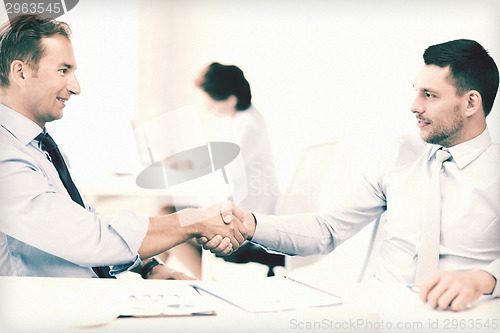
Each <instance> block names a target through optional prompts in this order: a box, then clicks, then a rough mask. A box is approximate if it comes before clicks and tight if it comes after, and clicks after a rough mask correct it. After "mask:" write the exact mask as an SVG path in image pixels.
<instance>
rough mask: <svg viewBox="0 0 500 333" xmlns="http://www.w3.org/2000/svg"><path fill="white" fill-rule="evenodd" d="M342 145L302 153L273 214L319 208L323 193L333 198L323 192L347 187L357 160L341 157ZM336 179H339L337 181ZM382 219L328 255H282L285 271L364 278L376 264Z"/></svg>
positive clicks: (316, 146) (322, 145) (324, 145)
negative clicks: (284, 256)
mask: <svg viewBox="0 0 500 333" xmlns="http://www.w3.org/2000/svg"><path fill="white" fill-rule="evenodd" d="M344 148H345V147H344V146H342V145H341V144H340V143H339V142H336V141H330V142H324V143H318V144H313V145H311V146H309V147H307V148H306V149H305V150H304V152H303V153H302V155H301V158H300V160H299V162H298V164H297V168H296V169H295V172H294V174H293V177H292V178H291V181H290V185H289V186H288V188H287V190H286V191H284V192H283V194H282V195H281V197H280V198H279V200H278V203H277V206H276V214H277V215H285V214H295V213H303V212H314V211H316V210H318V209H320V208H321V206H322V202H323V201H324V200H322V199H324V198H322V196H324V197H327V199H328V200H332V198H331V196H330V195H328V194H326V195H325V193H326V192H328V191H331V192H343V190H344V188H343V186H345V185H346V184H347V186H348V184H349V182H350V180H351V179H352V176H353V172H351V171H352V169H353V168H356V167H357V165H353V164H356V163H357V162H358V161H357V160H356V159H353V160H350V159H349V158H344V155H345V153H346V151H344ZM339 154H340V156H339ZM333 173H335V174H336V177H334V178H336V181H332V177H330V176H331V175H332V174H333ZM338 179H342V181H340V182H339V181H338ZM352 180H354V179H352ZM337 187H340V189H339V188H337ZM339 195H341V193H340V194H339ZM325 204H328V202H326V203H325ZM384 221H385V218H384V216H382V217H381V218H380V219H377V221H375V223H374V224H373V226H372V225H371V224H370V225H369V226H367V227H365V228H364V229H363V230H361V231H360V232H359V233H358V234H356V235H355V236H354V237H353V238H352V239H350V240H348V241H346V242H344V243H343V244H342V245H341V246H340V247H339V248H338V249H336V250H335V251H333V252H332V253H331V254H328V255H316V256H308V257H300V256H287V257H286V258H285V269H286V272H287V274H293V275H296V276H298V277H301V274H304V276H306V275H310V274H314V273H321V275H325V274H328V273H327V272H328V271H331V272H332V273H331V274H334V275H336V276H338V277H339V278H340V279H341V280H350V281H360V280H363V279H365V278H366V276H369V275H370V274H371V272H372V271H373V266H374V265H375V263H374V261H375V260H376V255H375V254H374V253H376V252H377V250H378V247H379V245H380V232H379V231H378V230H379V226H381V225H383V222H384ZM346 263H348V264H347V265H346ZM347 266H348V267H347Z"/></svg>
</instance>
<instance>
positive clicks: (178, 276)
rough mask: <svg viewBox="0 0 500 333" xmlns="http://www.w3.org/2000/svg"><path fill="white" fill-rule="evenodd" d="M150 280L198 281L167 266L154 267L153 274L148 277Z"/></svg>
mask: <svg viewBox="0 0 500 333" xmlns="http://www.w3.org/2000/svg"><path fill="white" fill-rule="evenodd" d="M147 278H148V280H151V279H153V280H196V278H194V277H192V276H189V275H187V274H184V273H182V272H179V271H176V270H175V269H172V268H169V267H167V266H165V265H158V266H155V267H153V269H152V270H151V273H150V274H149V275H148V277H147Z"/></svg>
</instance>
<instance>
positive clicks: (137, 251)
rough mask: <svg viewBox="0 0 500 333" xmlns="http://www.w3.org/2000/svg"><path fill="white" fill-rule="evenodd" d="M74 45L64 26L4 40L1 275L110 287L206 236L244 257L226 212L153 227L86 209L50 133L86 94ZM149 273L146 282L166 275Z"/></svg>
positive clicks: (28, 26)
mask: <svg viewBox="0 0 500 333" xmlns="http://www.w3.org/2000/svg"><path fill="white" fill-rule="evenodd" d="M70 36H71V31H70V28H69V26H68V25H67V24H66V23H63V22H58V21H55V20H50V19H44V18H40V17H38V16H34V15H23V16H18V17H16V18H14V19H12V20H11V21H10V22H7V23H6V24H4V25H3V26H2V27H1V30H0V103H1V104H0V189H1V190H0V275H13V276H54V277H59V276H60V277H96V276H99V277H112V276H114V275H116V274H118V273H120V272H123V271H126V270H130V269H132V268H135V267H138V266H139V265H141V264H142V259H146V258H150V257H152V256H154V255H156V254H158V253H161V252H163V251H165V250H167V249H169V248H171V247H173V246H175V245H177V244H180V243H182V242H184V241H186V240H188V239H190V238H193V237H200V236H206V237H209V238H212V237H214V236H216V235H218V236H216V239H217V240H219V241H221V245H220V246H219V247H218V248H217V249H215V251H216V252H220V253H221V254H228V253H230V252H232V250H233V249H234V250H235V249H237V248H238V247H239V245H240V244H241V243H242V242H243V241H244V234H245V233H246V229H245V227H244V226H243V225H242V224H241V222H239V221H237V219H234V221H235V223H231V224H229V225H228V224H225V223H224V222H223V221H222V219H221V216H220V213H219V210H220V208H219V206H213V207H209V208H205V209H186V210H182V211H179V212H178V213H174V214H169V215H164V216H157V217H149V218H148V217H145V216H139V215H137V214H135V213H133V212H130V211H122V212H119V213H117V214H116V215H114V216H104V215H101V214H99V213H98V212H96V211H94V209H93V208H92V207H90V206H88V205H85V203H84V202H83V200H82V198H81V196H80V194H79V192H78V190H77V189H76V186H75V185H74V183H73V181H72V180H71V176H70V174H69V170H68V169H67V165H66V163H65V161H64V157H63V155H62V154H61V152H60V151H59V149H58V148H57V145H56V144H55V142H54V141H53V139H52V138H51V137H50V135H48V133H47V131H46V127H45V125H46V123H48V122H51V121H54V120H57V119H60V118H62V116H63V110H64V108H65V107H66V104H67V103H68V100H69V99H70V98H71V97H72V96H73V95H78V94H79V93H80V85H79V83H78V81H77V79H76V76H75V71H76V69H77V66H76V61H75V58H74V54H73V48H72V45H71V41H70V39H69V38H70ZM109 266H113V267H112V269H111V270H109ZM144 267H145V268H146V270H143V271H142V275H143V276H144V277H147V276H149V275H150V273H151V270H152V269H167V268H166V267H164V266H163V265H158V261H157V260H156V261H153V262H152V264H149V263H148V264H147V265H145V266H144ZM158 275H162V274H158ZM162 276H166V277H169V276H172V274H163V275H162ZM174 276H179V275H175V274H174ZM181 277H182V276H181Z"/></svg>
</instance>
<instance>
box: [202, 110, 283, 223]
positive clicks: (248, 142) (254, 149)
mask: <svg viewBox="0 0 500 333" xmlns="http://www.w3.org/2000/svg"><path fill="white" fill-rule="evenodd" d="M208 136H209V137H210V139H211V140H212V141H228V142H233V143H236V144H237V145H238V146H239V147H240V152H241V154H240V155H241V161H242V163H238V159H237V160H235V162H233V163H231V164H229V165H228V166H227V168H226V172H227V175H228V180H229V183H230V184H231V187H232V189H233V193H234V194H235V198H234V199H235V201H236V203H237V204H238V205H239V206H240V207H242V208H243V209H245V210H251V211H254V212H258V213H262V214H272V213H274V207H275V206H276V202H277V200H278V196H279V188H278V181H277V178H276V171H275V166H274V157H273V152H272V149H271V143H270V140H269V134H268V130H267V126H266V122H265V120H264V117H263V116H262V114H261V113H260V112H259V111H258V110H257V109H256V108H255V107H253V106H250V107H249V108H248V109H246V110H244V111H237V112H236V114H234V115H233V116H232V117H224V118H218V119H216V120H215V124H214V126H213V128H212V129H211V131H210V133H208ZM238 193H241V195H237V194H238Z"/></svg>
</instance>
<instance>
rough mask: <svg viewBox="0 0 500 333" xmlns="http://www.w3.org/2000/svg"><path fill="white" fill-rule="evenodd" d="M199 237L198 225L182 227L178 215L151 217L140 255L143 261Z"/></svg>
mask: <svg viewBox="0 0 500 333" xmlns="http://www.w3.org/2000/svg"><path fill="white" fill-rule="evenodd" d="M198 235H199V233H198V231H197V229H196V224H187V225H185V226H182V225H181V223H180V221H179V218H178V215H177V213H173V214H169V215H163V216H156V217H150V218H149V228H148V231H147V233H146V237H145V238H144V241H143V242H142V245H141V247H140V248H139V255H140V257H141V259H146V258H149V257H151V256H154V255H157V254H159V253H162V252H164V251H167V250H168V249H170V248H172V247H174V246H176V245H178V244H181V243H183V242H185V241H186V240H188V239H190V238H193V237H196V236H198Z"/></svg>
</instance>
